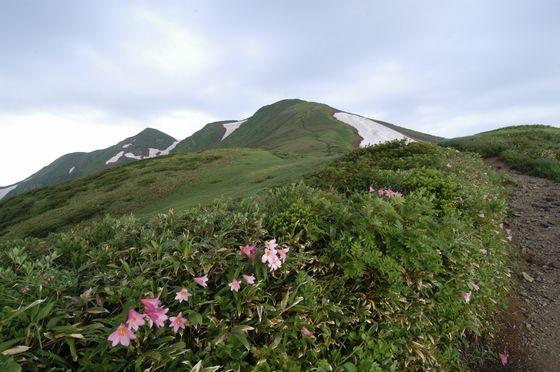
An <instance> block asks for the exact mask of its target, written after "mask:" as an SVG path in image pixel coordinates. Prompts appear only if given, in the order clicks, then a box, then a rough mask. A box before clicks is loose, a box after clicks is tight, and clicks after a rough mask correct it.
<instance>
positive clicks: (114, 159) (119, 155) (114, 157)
mask: <svg viewBox="0 0 560 372" xmlns="http://www.w3.org/2000/svg"><path fill="white" fill-rule="evenodd" d="M123 155H124V151H121V152H119V153H118V154H116V155H115V156H113V157H112V158H111V159H109V160H107V161H106V162H105V165H109V164H111V163H116V162H118V161H119V159H120V158H121V157H122V156H123Z"/></svg>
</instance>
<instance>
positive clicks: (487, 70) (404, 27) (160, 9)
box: [0, 0, 560, 185]
mask: <svg viewBox="0 0 560 372" xmlns="http://www.w3.org/2000/svg"><path fill="white" fill-rule="evenodd" d="M559 19H560V1H552V0H551V1H536V0H526V1H515V0H503V1H496V0H493V1H489V0H483V1H473V0H468V1H467V0H465V1H445V0H440V1H427V0H423V1H412V0H410V1H373V0H363V1H351V0H345V1H340V0H336V1H326V0H325V1H308V0H306V1H302V0H299V1H286V0H283V1H265V0H254V1H234V0H231V1H218V0H215V1H212V0H201V1H124V0H119V1H114V0H111V1H101V0H95V1H71V0H66V1H54V0H40V1H38V0H35V1H27V0H12V1H10V0H0V146H1V149H2V153H3V154H2V156H0V185H7V184H11V183H14V182H16V181H20V180H22V179H24V178H26V177H27V176H29V175H30V174H31V173H33V172H35V171H37V170H38V169H39V168H41V167H42V166H44V165H46V164H48V163H49V162H51V161H52V160H54V159H56V158H57V157H58V156H60V155H63V154H65V153H68V152H73V151H90V150H94V149H97V148H103V147H107V146H110V145H112V144H114V143H116V142H118V141H119V140H121V139H124V138H125V137H129V136H131V135H134V134H135V133H137V132H139V131H140V130H142V129H143V128H144V127H146V126H151V127H155V128H158V129H161V130H163V131H165V132H167V133H169V134H170V135H172V136H174V137H176V138H178V139H183V138H185V137H187V136H188V135H190V134H191V133H193V132H194V131H196V130H198V129H199V128H201V127H202V126H203V125H204V124H205V123H207V122H210V121H213V120H224V119H241V118H245V117H247V116H250V115H251V114H252V113H253V112H254V111H256V110H257V109H258V108H259V107H261V106H263V105H265V104H269V103H272V102H274V101H277V100H280V99H283V98H302V99H306V100H312V101H318V102H323V103H327V104H329V105H331V106H333V107H335V108H339V109H341V110H345V111H350V112H354V113H357V114H361V115H364V116H368V117H372V118H376V119H380V120H385V121H389V122H393V123H395V124H399V125H402V126H405V127H409V128H413V129H416V130H420V131H425V132H429V133H432V134H436V135H440V136H445V137H452V136H459V135H467V134H472V133H476V132H480V131H482V130H487V129H492V128H496V127H500V126H506V125H511V124H521V123H547V124H552V125H560V104H559V102H560V48H559V47H558V45H559V43H560V21H559Z"/></svg>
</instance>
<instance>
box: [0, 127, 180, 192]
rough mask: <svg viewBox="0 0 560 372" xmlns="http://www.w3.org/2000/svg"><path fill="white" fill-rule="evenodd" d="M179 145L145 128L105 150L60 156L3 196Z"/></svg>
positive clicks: (162, 134)
mask: <svg viewBox="0 0 560 372" xmlns="http://www.w3.org/2000/svg"><path fill="white" fill-rule="evenodd" d="M176 144H177V140H176V139H175V138H173V137H171V136H169V135H167V134H165V133H163V132H160V131H159V130H156V129H152V128H146V129H144V130H143V131H142V132H140V133H138V134H137V135H135V136H132V137H129V138H127V139H125V140H123V141H121V142H119V143H117V144H116V145H114V146H111V147H108V148H106V149H103V150H96V151H92V152H87V153H86V152H75V153H71V154H66V155H64V156H61V157H60V158H58V159H56V160H55V161H54V162H52V163H51V164H49V165H47V166H46V167H44V168H42V169H41V170H40V171H38V172H37V173H35V174H33V175H31V177H29V178H27V179H25V180H24V181H21V182H19V183H17V184H15V185H12V186H11V187H9V188H7V187H6V188H3V189H0V199H2V198H3V197H7V196H13V195H17V194H21V193H22V192H25V191H29V190H33V189H36V188H39V187H43V186H48V185H54V184H57V183H60V182H63V181H67V180H70V179H75V178H79V177H82V176H86V175H89V174H92V173H95V172H99V171H101V170H103V169H107V168H110V167H113V166H115V165H120V164H126V163H130V162H132V161H134V160H139V159H146V158H152V157H156V156H160V155H166V154H168V153H169V152H170V151H171V150H172V149H173V148H174V147H175V145H176ZM2 190H4V193H3V192H2ZM6 191H7V192H6Z"/></svg>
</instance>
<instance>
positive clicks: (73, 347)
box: [66, 337, 78, 362]
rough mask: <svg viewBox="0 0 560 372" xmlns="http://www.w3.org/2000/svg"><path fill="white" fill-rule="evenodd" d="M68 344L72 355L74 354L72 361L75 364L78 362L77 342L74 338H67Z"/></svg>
mask: <svg viewBox="0 0 560 372" xmlns="http://www.w3.org/2000/svg"><path fill="white" fill-rule="evenodd" d="M66 343H67V344H68V347H69V348H70V354H72V360H73V361H74V362H75V361H77V360H78V353H77V352H76V341H75V340H74V339H73V338H70V337H66Z"/></svg>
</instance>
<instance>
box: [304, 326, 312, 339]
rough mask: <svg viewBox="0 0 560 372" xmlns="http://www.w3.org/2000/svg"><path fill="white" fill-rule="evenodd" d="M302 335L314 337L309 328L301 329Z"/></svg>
mask: <svg viewBox="0 0 560 372" xmlns="http://www.w3.org/2000/svg"><path fill="white" fill-rule="evenodd" d="M301 333H303V334H304V335H306V336H307V337H313V332H311V331H310V330H309V329H307V327H301Z"/></svg>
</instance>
